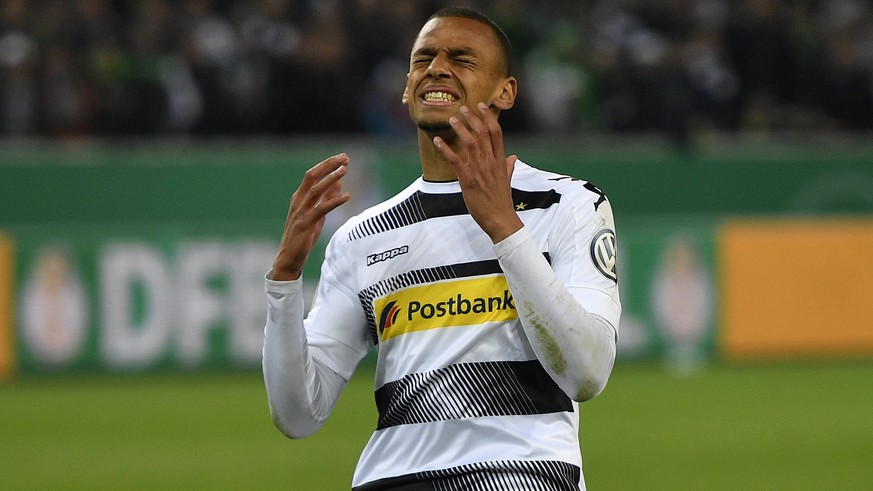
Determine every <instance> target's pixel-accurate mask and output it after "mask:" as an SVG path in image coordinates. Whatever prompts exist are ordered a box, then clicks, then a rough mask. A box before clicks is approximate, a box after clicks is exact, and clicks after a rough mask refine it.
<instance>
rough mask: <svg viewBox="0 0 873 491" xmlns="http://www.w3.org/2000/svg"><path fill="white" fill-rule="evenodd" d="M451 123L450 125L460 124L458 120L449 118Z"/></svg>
mask: <svg viewBox="0 0 873 491" xmlns="http://www.w3.org/2000/svg"><path fill="white" fill-rule="evenodd" d="M461 109H463V108H461ZM449 123H450V124H458V118H456V117H454V116H452V117H451V118H449Z"/></svg>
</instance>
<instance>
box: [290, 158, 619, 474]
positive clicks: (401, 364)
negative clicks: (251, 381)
mask: <svg viewBox="0 0 873 491" xmlns="http://www.w3.org/2000/svg"><path fill="white" fill-rule="evenodd" d="M512 196H513V200H514V204H515V208H516V210H517V213H518V216H519V217H520V218H521V220H522V221H523V222H524V225H525V228H526V229H527V230H528V231H529V233H530V235H531V236H532V237H533V238H534V239H535V240H536V242H537V245H538V246H539V248H540V250H541V251H542V253H543V254H544V255H545V256H546V258H547V259H548V261H549V264H550V265H551V267H552V269H553V270H554V271H555V273H556V275H557V277H558V279H560V280H561V281H562V282H563V283H564V285H565V286H566V287H567V288H568V289H569V290H570V291H571V292H572V294H573V296H574V297H575V298H576V299H577V300H578V301H579V302H580V303H581V304H582V306H583V307H585V308H586V309H587V310H588V311H589V312H591V313H594V314H597V315H599V316H601V317H603V318H604V319H606V320H607V321H609V322H610V323H611V324H612V325H613V326H618V318H619V315H620V311H621V307H620V302H619V296H618V289H617V285H616V276H615V233H614V224H613V218H612V212H611V209H610V205H609V202H608V201H607V200H606V197H605V196H604V194H603V193H602V192H601V191H600V190H599V189H598V188H596V187H594V186H593V185H591V184H589V183H587V182H585V181H581V180H577V179H573V178H570V177H567V176H562V175H558V174H554V173H550V172H545V171H542V170H538V169H535V168H533V167H530V166H528V165H527V164H524V163H522V162H521V161H518V162H517V163H516V167H515V171H514V174H513V176H512ZM519 322H520V321H519V320H518V315H517V312H516V306H515V299H514V298H513V296H512V292H511V291H510V290H509V287H508V286H507V282H506V279H505V278H504V276H503V274H502V270H501V267H500V265H499V263H498V261H497V258H496V256H495V252H494V246H493V244H492V243H491V240H490V238H489V237H488V236H487V235H486V234H485V233H484V232H483V231H482V230H481V229H480V228H479V226H478V225H477V224H476V223H475V222H474V220H473V219H472V217H471V216H470V215H469V213H468V212H467V209H466V206H465V204H464V200H463V196H462V195H461V192H460V187H459V185H458V183H457V182H440V183H435V182H428V181H424V180H423V179H421V178H419V179H418V180H416V181H415V182H413V183H412V184H411V185H410V186H409V187H407V188H406V189H405V190H403V191H402V192H400V193H399V194H397V195H396V196H394V197H393V198H390V199H389V200H387V201H385V202H383V203H381V204H379V205H376V206H374V207H372V208H370V209H368V210H366V211H365V212H363V213H362V214H360V215H358V216H356V217H353V218H352V219H350V220H349V221H348V222H346V223H345V224H344V225H343V226H342V227H340V228H339V229H338V230H337V232H336V233H335V234H334V235H333V237H332V238H331V240H330V242H329V244H328V246H327V250H326V253H325V260H324V263H323V265H322V270H321V278H320V282H319V286H318V289H317V293H316V297H315V299H314V301H313V306H312V309H311V310H310V312H309V315H308V316H307V319H306V321H305V326H306V333H307V340H308V342H309V346H310V352H311V353H312V355H313V356H314V357H316V358H317V359H318V360H319V361H321V362H322V363H324V364H325V365H327V366H328V367H329V368H331V369H332V370H334V371H335V372H337V373H338V374H340V375H341V376H342V377H344V378H345V379H348V378H349V377H350V376H351V375H352V372H353V371H354V370H355V367H356V366H357V364H358V362H359V361H360V360H361V359H362V358H363V357H364V356H365V355H366V354H367V353H368V351H369V350H370V349H371V348H372V347H373V346H375V349H376V350H377V364H376V373H375V398H376V406H377V409H378V421H377V422H376V427H375V430H374V433H373V435H372V437H371V439H370V440H369V442H368V443H367V445H366V447H365V448H364V450H363V452H362V455H361V457H360V460H359V462H358V465H357V467H356V470H355V474H354V478H353V487H354V489H355V490H370V489H395V488H394V487H391V486H399V487H397V489H421V488H419V487H416V483H421V482H428V487H427V488H426V489H447V490H448V489H482V490H536V489H542V490H550V491H552V490H579V489H584V486H585V485H584V479H583V478H582V457H581V453H580V448H579V441H578V429H579V426H578V425H579V418H578V414H579V413H578V404H577V403H576V402H574V401H573V400H571V399H570V398H569V397H568V396H567V395H566V394H565V393H564V392H563V391H562V390H561V389H560V388H559V387H558V386H557V384H556V383H555V382H554V381H553V380H552V378H551V377H550V376H549V375H548V374H547V372H546V371H545V369H544V368H543V366H542V365H541V364H540V362H539V361H538V359H537V357H536V355H535V354H534V351H533V349H532V348H531V345H530V343H529V342H528V340H527V338H526V336H525V333H524V332H523V330H522V327H521V325H520V324H519ZM403 486H407V487H403Z"/></svg>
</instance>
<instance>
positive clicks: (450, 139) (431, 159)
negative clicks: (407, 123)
mask: <svg viewBox="0 0 873 491" xmlns="http://www.w3.org/2000/svg"><path fill="white" fill-rule="evenodd" d="M434 136H436V135H435V134H433V133H430V132H426V131H422V130H418V156H419V158H420V159H421V171H422V176H423V177H424V179H425V180H427V181H457V180H458V175H457V174H455V169H453V168H452V166H451V164H449V162H448V161H447V160H446V158H445V157H443V154H441V153H440V151H439V150H437V148H436V146H434V144H433V137H434ZM440 136H441V137H442V138H443V139H444V140H445V141H446V142H447V143H448V144H449V147H450V148H451V149H452V151H454V152H455V153H456V154H458V155H460V156H461V158H463V157H464V156H465V155H466V150H465V149H463V148H459V147H460V145H459V143H458V139H457V138H455V136H454V135H453V134H451V135H445V134H440Z"/></svg>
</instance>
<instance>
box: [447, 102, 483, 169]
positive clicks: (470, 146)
mask: <svg viewBox="0 0 873 491" xmlns="http://www.w3.org/2000/svg"><path fill="white" fill-rule="evenodd" d="M461 112H462V113H464V114H469V109H467V108H466V106H462V107H461ZM464 119H467V116H464ZM449 124H450V125H451V126H452V129H453V130H455V135H456V136H457V137H458V139H459V140H460V141H461V144H462V145H463V146H464V147H465V148H466V149H467V161H470V160H473V161H476V160H480V157H481V155H480V147H479V143H478V140H477V139H478V136H477V135H476V134H474V133H472V132H471V131H470V129H469V128H467V125H465V124H464V123H463V122H461V120H460V119H458V118H457V117H455V116H452V117H451V118H449Z"/></svg>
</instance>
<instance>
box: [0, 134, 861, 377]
mask: <svg viewBox="0 0 873 491" xmlns="http://www.w3.org/2000/svg"><path fill="white" fill-rule="evenodd" d="M339 151H347V152H348V153H349V154H350V156H351V158H352V162H353V163H352V166H353V167H352V172H351V174H350V179H349V183H348V187H349V188H351V190H352V192H353V194H354V195H355V201H353V203H351V204H349V205H347V206H346V210H344V211H342V212H340V213H338V216H337V217H335V218H333V219H332V221H331V222H330V223H329V224H328V228H332V227H335V226H336V224H337V223H338V221H339V220H341V219H342V216H341V215H342V213H353V212H354V211H355V209H356V208H357V209H360V208H361V207H363V206H366V205H367V204H370V203H372V202H375V201H378V200H379V199H381V198H384V197H386V196H389V195H390V194H392V193H394V192H396V191H397V190H399V189H401V188H402V187H404V186H405V185H406V184H407V183H408V182H410V181H411V180H412V179H414V178H415V177H417V175H418V173H419V168H418V164H417V158H416V153H415V148H414V147H403V146H397V145H394V144H387V143H383V142H379V141H372V140H366V141H360V140H333V139H330V138H325V139H319V140H306V141H303V140H300V141H293V140H292V141H283V142H275V141H261V140H255V141H237V142H232V141H231V142H228V141H222V142H215V143H200V144H186V143H184V142H181V143H180V142H167V143H165V144H154V143H151V144H147V143H143V144H137V143H125V144H108V143H101V144H97V143H94V144H88V143H77V144H70V145H65V144H63V143H60V144H56V145H52V146H49V147H36V146H32V145H28V144H26V143H22V144H19V145H11V146H8V147H7V148H5V149H4V150H3V153H2V155H3V159H2V160H3V162H2V165H0V176H2V178H0V234H2V242H0V243H2V244H3V247H0V255H2V256H4V257H3V258H2V259H0V273H2V274H3V279H2V283H3V285H5V288H0V297H3V298H0V301H2V311H0V337H2V341H0V370H2V372H3V373H5V374H6V375H7V376H14V374H15V373H39V372H49V373H58V372H104V371H107V372H131V371H134V372H142V371H154V370H179V371H191V370H203V369H232V370H233V369H241V370H248V369H256V368H257V367H258V366H259V362H260V342H261V337H260V336H261V335H262V326H263V315H264V308H263V299H262V294H261V292H262V277H263V273H264V272H265V271H266V270H267V269H268V268H269V266H270V262H271V258H272V255H273V253H274V251H275V246H276V243H277V240H278V236H279V233H280V232H281V227H282V223H283V220H284V215H285V212H286V207H287V202H288V198H289V196H290V193H291V192H292V191H293V189H295V187H296V185H297V183H298V182H299V179H300V177H301V175H302V173H303V171H304V170H305V169H306V168H308V167H309V166H311V165H312V164H314V163H315V162H317V161H319V160H320V159H322V158H324V157H325V156H328V155H332V154H334V153H337V152H339ZM509 151H510V152H513V153H517V154H518V155H520V157H521V158H522V159H523V160H526V161H529V162H531V163H533V164H535V165H537V166H540V167H544V168H549V169H553V170H555V171H557V172H561V173H566V174H569V175H572V176H575V177H580V178H583V179H587V180H590V181H591V182H593V183H594V184H596V185H597V186H599V187H601V188H602V189H603V190H604V191H605V192H606V193H607V195H608V196H609V197H610V199H611V201H612V203H613V207H614V210H615V214H616V222H617V228H618V235H619V254H620V259H619V261H620V262H619V264H620V270H619V273H620V285H621V288H622V300H623V304H624V316H623V319H622V326H621V341H620V345H619V348H620V357H621V358H622V359H645V360H652V359H660V360H666V361H667V362H669V363H670V364H671V366H674V367H675V368H678V369H682V370H684V369H693V368H694V367H696V366H699V365H701V364H704V363H707V362H708V361H711V360H716V359H720V358H725V357H739V358H742V357H754V358H765V359H766V358H784V357H819V358H821V357H829V358H832V357H841V356H853V357H857V356H862V357H864V356H869V355H871V354H873V334H871V330H873V312H871V308H870V307H869V306H868V305H867V304H868V303H869V302H865V301H864V300H863V299H864V298H870V297H871V296H873V284H871V281H870V280H868V279H867V278H871V277H873V265H871V262H870V260H865V259H864V257H863V256H864V251H865V250H866V251H867V252H868V253H869V251H870V250H871V249H869V248H867V249H865V248H864V247H866V244H870V242H869V241H867V240H868V239H867V237H868V236H869V235H870V231H871V230H873V220H871V217H873V152H871V151H870V149H869V148H866V147H862V146H845V145H843V146H828V145H818V144H815V143H807V144H797V145H790V146H788V145H786V146H783V147H778V146H773V145H772V144H766V145H760V146H758V145H755V144H754V143H752V144H748V143H747V144H744V145H728V144H718V145H709V146H706V147H705V148H703V147H702V148H700V149H697V150H691V149H688V148H685V149H682V150H676V149H673V148H670V147H664V146H658V145H645V144H640V143H636V144H634V145H622V144H620V143H619V144H615V143H605V142H604V143H597V142H593V143H592V142H587V143H586V144H581V145H579V144H574V143H572V142H554V141H542V140H528V141H521V142H517V143H514V147H513V148H510V149H509ZM750 218H752V219H755V220H768V221H769V222H768V223H769V224H770V225H769V226H768V227H767V229H779V228H780V227H781V226H783V225H785V224H791V223H795V222H800V223H803V224H805V227H806V228H804V230H805V232H804V233H805V234H806V235H805V236H811V237H813V243H812V244H811V245H809V246H808V247H807V249H806V252H804V254H807V255H806V256H802V258H801V261H803V262H807V259H808V262H810V263H815V262H817V261H819V260H820V261H823V262H827V267H822V268H817V269H816V270H815V271H816V272H815V273H814V274H815V275H819V276H820V277H819V276H813V277H811V278H810V280H809V281H810V282H812V283H822V282H825V283H827V280H828V278H830V277H832V276H834V277H839V278H840V279H841V280H840V281H841V282H842V283H840V285H839V286H840V290H841V289H843V288H845V289H846V290H851V291H855V292H856V294H855V296H854V297H852V298H857V299H858V300H857V303H856V304H855V305H854V307H856V308H855V309H854V313H853V314H852V316H851V319H850V320H851V324H850V325H849V326H848V327H843V328H840V329H837V331H838V332H837V334H838V335H839V336H841V337H840V338H839V339H837V340H836V341H834V340H832V339H824V340H823V339H820V337H817V336H819V334H820V332H822V331H825V332H831V331H833V330H832V329H830V328H829V327H827V326H825V327H822V326H811V327H809V329H808V331H809V332H807V334H809V335H810V336H811V337H808V338H807V339H800V340H799V341H798V343H799V344H795V345H791V346H787V347H785V346H780V345H779V343H771V344H767V341H766V340H763V341H762V342H761V343H757V341H756V340H755V339H753V338H754V336H755V334H754V332H755V328H754V326H751V327H750V326H748V325H743V322H748V321H747V320H744V319H747V318H748V316H746V317H743V315H740V314H742V312H740V314H737V315H736V316H734V315H733V314H732V312H734V311H735V310H737V309H739V311H742V310H743V305H739V306H738V305H737V302H738V300H736V298H739V297H736V296H735V295H733V293H732V292H731V291H730V289H731V288H735V289H736V288H738V289H741V290H743V291H744V292H745V294H746V295H749V294H750V293H749V292H752V293H751V295H752V296H753V297H754V296H755V295H758V296H761V297H765V296H769V297H779V296H780V295H782V296H783V297H785V296H786V295H788V297H786V301H787V302H791V301H799V302H804V301H806V299H807V298H809V299H810V300H813V299H814V300H815V301H817V302H820V303H821V304H822V305H827V304H828V303H829V302H830V299H839V300H840V301H841V302H843V303H845V302H846V301H847V300H846V299H845V298H844V297H845V296H844V295H842V293H841V291H840V290H838V289H836V288H830V287H828V288H822V291H821V292H818V293H817V295H820V296H818V297H813V296H812V294H809V293H808V292H807V293H797V288H794V289H793V290H792V288H785V289H783V288H778V286H779V285H778V278H777V280H776V281H777V283H776V285H777V288H775V289H774V288H773V285H772V284H771V283H768V282H766V281H765V282H764V283H763V284H762V283H761V282H759V281H756V280H755V278H757V277H759V276H762V277H769V278H771V279H772V277H773V274H775V275H778V274H780V273H779V272H778V271H776V272H774V273H773V274H770V273H768V272H767V271H766V267H764V268H762V267H761V266H756V268H757V269H756V271H746V272H743V271H740V272H739V273H737V272H736V271H735V270H736V269H737V268H740V269H742V267H743V266H742V264H745V263H751V262H753V261H746V260H745V259H743V258H740V259H737V258H734V259H732V260H730V261H728V260H727V259H726V257H727V256H726V255H725V254H724V248H725V245H724V244H725V240H726V239H725V234H724V231H725V230H731V229H732V227H736V224H737V223H743V220H746V221H748V220H749V219H750ZM834 224H849V228H850V229H851V230H850V231H849V232H848V233H847V235H845V237H842V239H841V240H842V242H840V240H837V241H835V240H834V235H833V233H832V226H833V225H834ZM819 231H820V232H819ZM764 240H765V243H766V240H767V239H764ZM865 241H867V242H865ZM834 243H837V244H843V245H842V246H840V245H837V246H834V247H836V248H832V245H831V244H834ZM852 244H854V245H855V246H856V247H861V249H860V250H859V251H858V252H855V251H854V249H853V248H852V247H853V246H852ZM870 245H871V247H873V244H870ZM788 247H789V248H790V247H791V246H790V244H789V246H788ZM847 248H848V249H847ZM320 250H321V249H320V248H319V250H318V252H317V253H316V254H315V256H314V257H312V259H311V261H310V264H309V269H308V270H307V271H306V278H307V279H308V284H309V286H310V287H311V286H312V285H313V284H314V282H315V280H316V279H317V276H318V269H317V265H318V264H319V262H320ZM753 250H755V249H754V248H753ZM757 250H758V251H760V255H758V254H757V253H755V254H754V255H755V256H756V257H758V259H761V258H764V259H763V260H764V262H765V264H772V263H774V260H775V262H776V263H778V258H779V257H782V256H783V253H782V252H780V251H779V250H770V248H769V247H767V246H766V245H764V246H763V247H762V248H761V249H757ZM844 254H852V255H853V256H854V257H842V255H844ZM868 255H869V256H873V253H871V254H868ZM771 256H772V258H774V260H771V259H767V258H769V257H771ZM859 256H860V257H859ZM804 258H805V259H804ZM797 267H798V268H802V267H804V265H803V264H798V265H797ZM737 275H738V276H737ZM756 275H759V276H756ZM728 277H730V278H734V280H732V281H733V282H727V281H726V278H728ZM743 278H748V279H750V280H752V281H751V282H749V284H742V285H741V286H740V287H737V284H739V283H743V281H745V280H743ZM737 282H739V283H737ZM730 285H733V286H730ZM728 286H730V288H728ZM791 286H796V285H786V287H791ZM810 287H811V286H810ZM756 288H757V289H760V290H761V291H756ZM859 289H860V292H859ZM783 290H784V291H783ZM785 291H787V292H788V293H785ZM792 292H794V293H792ZM794 294H797V295H800V296H799V297H797V298H790V296H791V295H794ZM848 301H849V302H852V301H854V300H851V299H849V300H848ZM739 302H741V300H740V301H739ZM775 304H779V302H775ZM848 307H850V308H851V307H853V304H851V303H849V304H848ZM728 314H730V315H728ZM775 315H777V317H776V318H777V319H778V315H779V314H778V313H776V314H775ZM792 322H793V321H792ZM736 326H739V328H738V332H740V334H737V336H740V337H743V336H746V338H743V339H740V340H739V341H736V339H734V338H732V336H733V334H732V333H731V330H732V329H735V327H736ZM804 329H806V328H804V327H803V326H800V327H799V328H793V327H792V329H790V330H788V331H786V332H805V331H803V330H804ZM758 331H759V332H760V331H761V330H760V329H759V330H758ZM813 331H815V332H813ZM749 332H751V333H752V334H751V335H749V334H748V333H749ZM816 332H818V333H819V334H816ZM743 333H745V334H743ZM749 336H751V337H752V338H751V339H750V338H749ZM801 337H803V336H801ZM732 339H734V341H731V340H732ZM730 343H733V344H730ZM743 343H745V344H743ZM756 343H757V344H756ZM737 346H739V348H737ZM743 346H746V347H747V348H748V347H749V346H751V348H748V349H744V348H743ZM817 346H820V349H817V348H816V347H817Z"/></svg>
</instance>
